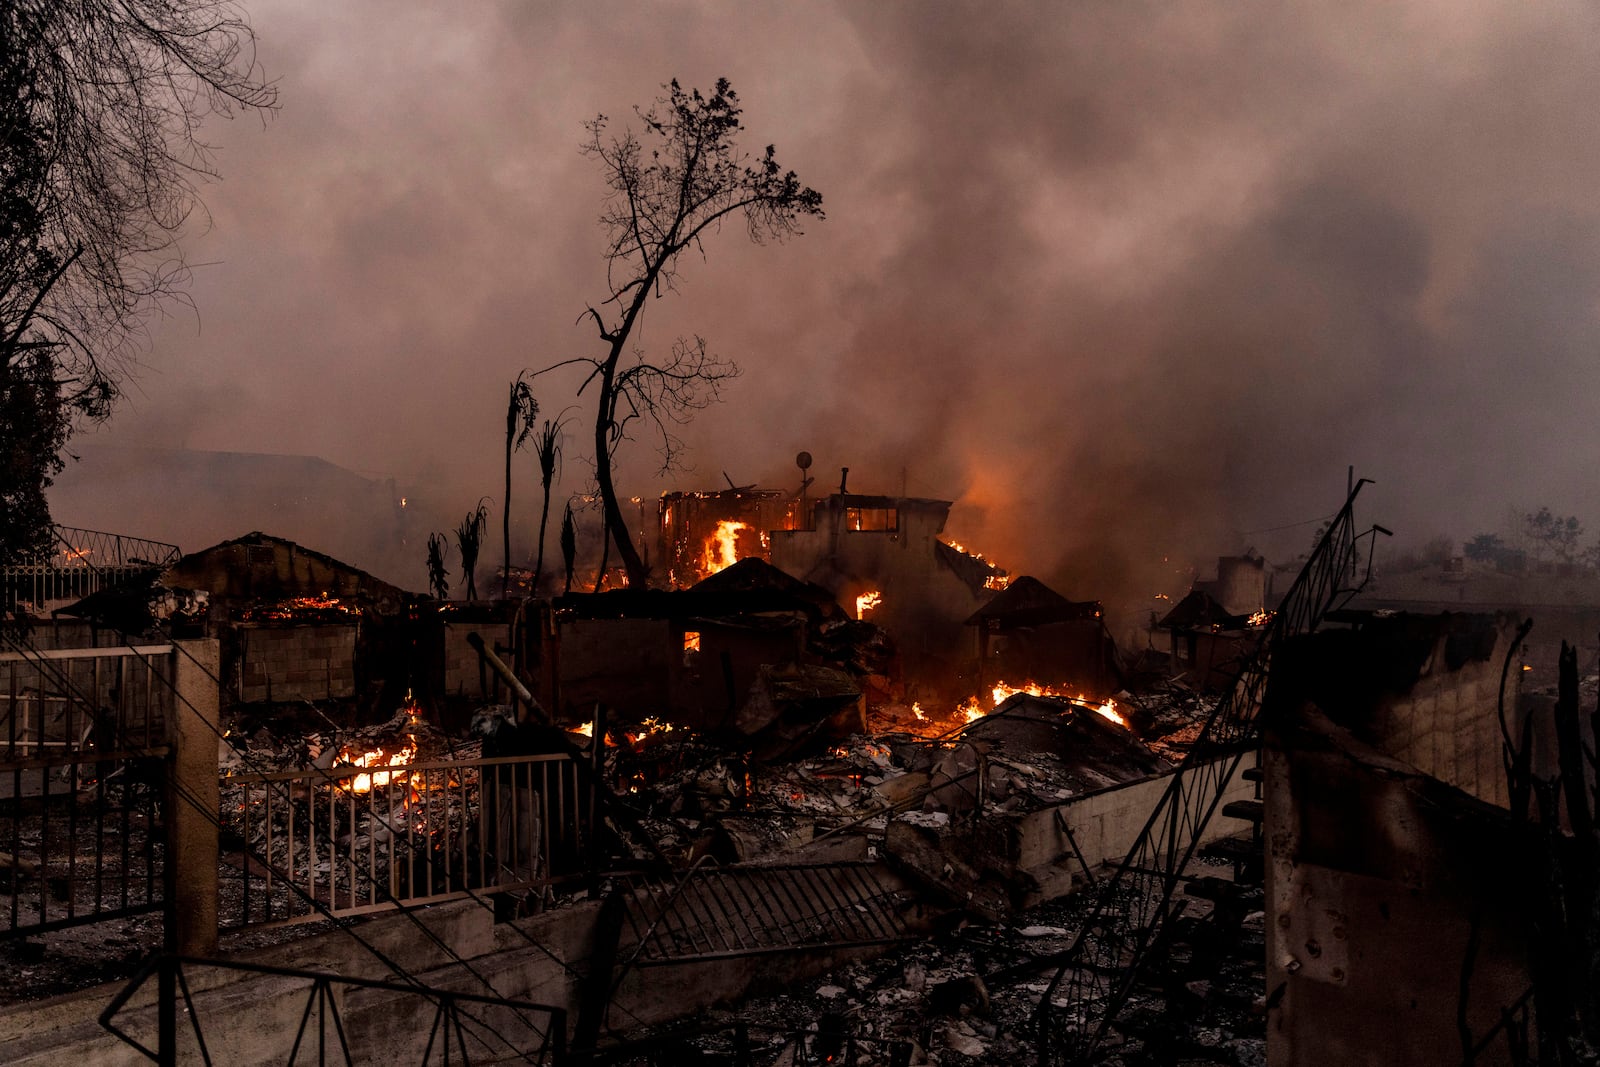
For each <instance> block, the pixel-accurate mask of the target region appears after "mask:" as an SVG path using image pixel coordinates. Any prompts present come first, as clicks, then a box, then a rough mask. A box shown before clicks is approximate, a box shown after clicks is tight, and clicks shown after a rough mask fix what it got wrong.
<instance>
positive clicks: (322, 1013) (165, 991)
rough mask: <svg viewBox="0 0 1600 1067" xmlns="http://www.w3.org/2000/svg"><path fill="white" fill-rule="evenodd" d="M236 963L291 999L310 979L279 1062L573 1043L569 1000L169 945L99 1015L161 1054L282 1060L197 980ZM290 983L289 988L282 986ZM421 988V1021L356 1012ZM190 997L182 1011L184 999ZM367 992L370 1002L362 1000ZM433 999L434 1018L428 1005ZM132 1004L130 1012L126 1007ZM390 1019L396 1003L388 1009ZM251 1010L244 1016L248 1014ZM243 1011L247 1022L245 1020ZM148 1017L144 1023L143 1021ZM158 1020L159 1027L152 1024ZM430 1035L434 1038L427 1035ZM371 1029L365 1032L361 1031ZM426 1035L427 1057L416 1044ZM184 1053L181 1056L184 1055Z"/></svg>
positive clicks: (481, 1053) (500, 1055)
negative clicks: (397, 1023)
mask: <svg viewBox="0 0 1600 1067" xmlns="http://www.w3.org/2000/svg"><path fill="white" fill-rule="evenodd" d="M206 970H211V971H219V970H220V971H232V972H243V973H246V974H249V975H254V976H260V977H262V978H267V979H275V980H277V983H278V984H277V985H276V986H275V987H273V995H274V996H276V997H278V998H282V999H284V1000H287V1001H290V1002H293V1000H294V998H296V997H298V996H299V995H300V992H301V988H299V984H300V983H302V982H303V983H304V986H303V990H304V994H305V1000H304V1004H303V1007H302V1008H301V1010H300V1011H299V1013H298V1018H299V1026H298V1027H297V1028H296V1029H295V1031H294V1033H293V1041H292V1043H291V1042H288V1041H283V1042H282V1043H281V1046H287V1047H286V1048H283V1047H281V1046H280V1048H278V1049H276V1050H273V1051H275V1052H277V1053H280V1054H281V1059H278V1060H277V1061H278V1062H283V1063H285V1064H297V1063H302V1062H305V1061H306V1060H307V1059H310V1060H314V1061H315V1062H316V1063H318V1064H326V1063H330V1062H332V1063H343V1064H354V1063H374V1062H378V1061H379V1060H380V1059H381V1060H383V1061H384V1062H391V1063H396V1064H398V1063H406V1062H414V1063H420V1064H422V1065H424V1067H426V1065H427V1064H432V1063H443V1064H451V1063H455V1064H463V1065H466V1064H471V1063H473V1062H474V1061H476V1062H478V1063H504V1062H507V1061H508V1060H510V1061H514V1062H518V1063H535V1064H546V1063H550V1064H557V1063H560V1062H562V1059H563V1053H564V1051H565V1049H566V1033H567V1013H566V1011H565V1010H564V1009H562V1008H558V1007H552V1006H550V1005H546V1004H535V1003H532V1002H530V1001H524V1000H513V999H509V998H506V997H493V996H479V995H475V994H472V993H459V992H454V991H452V990H448V989H439V988H436V987H432V986H424V985H420V984H411V985H407V984H404V983H401V982H393V981H381V980H376V979H369V978H350V977H344V976H341V975H335V974H328V973H326V972H322V971H305V970H297V969H294V968H290V967H273V966H268V965H265V964H259V963H245V962H242V961H236V960H212V959H194V958H190V957H185V956H172V955H161V956H156V957H154V958H152V959H151V960H150V961H149V962H148V963H147V964H146V965H145V967H144V969H143V970H141V971H140V973H139V974H137V975H136V976H134V978H133V980H132V981H130V982H129V983H128V985H127V986H126V987H124V988H123V990H122V991H121V992H120V993H118V994H117V996H116V997H115V998H114V999H113V1000H112V1002H111V1003H110V1004H109V1005H107V1007H106V1009H105V1010H104V1011H103V1012H101V1013H100V1020H99V1021H100V1025H101V1026H103V1027H105V1029H106V1030H108V1031H109V1032H110V1033H112V1034H113V1035H114V1036H116V1038H117V1039H118V1040H120V1041H122V1042H123V1043H124V1044H126V1045H128V1046H129V1047H130V1048H132V1049H134V1050H135V1051H137V1052H139V1053H140V1054H141V1055H143V1056H144V1057H146V1058H147V1059H149V1060H151V1061H152V1062H155V1063H176V1062H179V1061H180V1058H181V1060H182V1062H185V1063H189V1062H195V1061H197V1060H198V1062H200V1063H204V1064H212V1063H236V1062H243V1061H245V1060H246V1059H248V1061H249V1062H251V1063H267V1062H274V1059H269V1058H268V1055H269V1053H268V1052H266V1051H264V1050H263V1049H262V1047H261V1041H262V1037H261V1034H260V1033H259V1032H258V1031H257V1030H255V1029H254V1028H253V1026H252V1025H251V1023H252V1022H253V1021H254V1020H250V1019H249V1018H248V1015H249V1013H241V1012H240V1011H239V1010H238V1007H237V1005H236V1004H234V1003H229V1002H228V1001H227V1000H226V998H218V999H210V998H207V997H206V995H205V993H204V992H202V991H201V990H199V989H197V988H196V986H195V985H194V984H192V983H191V981H190V979H191V977H195V976H197V972H201V971H206ZM152 977H154V978H156V980H157V982H158V983H159V985H160V987H161V989H160V993H159V994H158V998H157V1002H158V1004H159V1005H160V1007H159V1008H158V1011H157V1013H156V1018H155V1019H154V1020H150V1019H149V1018H147V1017H146V1018H144V1019H138V1018H137V1016H136V1015H135V1014H134V1013H132V1012H128V1005H129V1002H130V1001H131V1000H132V999H133V996H134V994H135V993H137V992H138V991H139V989H140V987H142V986H143V985H144V984H145V983H146V982H148V981H149V980H150V979H151V978H152ZM284 985H289V986H290V987H291V988H290V989H288V990H284V989H283V988H282V987H283V986H284ZM417 998H420V999H421V1000H422V1001H424V1002H425V1003H424V1005H422V1006H421V1009H422V1010H421V1011H418V1012H416V1013H414V1014H413V1013H409V1012H408V1013H406V1018H408V1019H410V1020H411V1021H412V1022H413V1023H414V1024H415V1025H413V1026H411V1027H409V1028H400V1029H397V1028H395V1027H393V1026H392V1025H384V1026H381V1027H374V1026H372V1025H370V1023H369V1024H368V1025H366V1026H365V1027H363V1026H361V1025H359V1023H358V1022H357V1020H355V1019H353V1018H352V1016H354V1015H357V1014H359V1011H360V1009H361V1008H362V1007H365V1008H366V1009H367V1012H368V1014H369V1016H370V1014H371V1012H372V1011H373V1009H374V1007H375V1006H377V1007H378V1008H379V1010H381V1006H382V1005H387V1004H389V1003H391V1002H396V1001H398V1002H399V1003H401V1004H404V1003H406V1002H407V1001H412V1000H415V999H417ZM180 999H181V1001H182V1007H183V1011H182V1020H181V1022H180V1020H179V1012H178V1006H179V1001H180ZM363 1002H364V1003H363ZM430 1004H431V1006H432V1012H431V1019H430V1017H429V1013H428V1007H427V1005H430ZM125 1012H127V1014H128V1016H131V1017H123V1018H119V1016H124V1013H125ZM384 1014H385V1017H386V1018H388V1019H392V1018H393V1017H394V1012H393V1011H392V1010H390V1011H388V1012H385V1013H384ZM242 1017H243V1019H242ZM241 1021H242V1023H243V1024H242V1025H241ZM140 1022H142V1023H143V1024H144V1025H143V1026H142V1027H141V1026H140V1025H139V1023H140ZM151 1029H153V1030H154V1031H155V1033H153V1034H152V1033H149V1032H148V1031H149V1030H151ZM424 1036H425V1038H426V1041H425V1043H423V1039H424ZM363 1039H364V1040H363ZM418 1044H421V1045H422V1047H421V1049H420V1058H417V1059H412V1058H411V1057H412V1056H416V1055H417V1054H418V1051H419V1050H418V1049H416V1048H415V1046H416V1045H418ZM180 1053H181V1054H182V1056H181V1057H180Z"/></svg>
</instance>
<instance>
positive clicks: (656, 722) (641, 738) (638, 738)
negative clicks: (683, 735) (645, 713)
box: [623, 715, 675, 748]
mask: <svg viewBox="0 0 1600 1067" xmlns="http://www.w3.org/2000/svg"><path fill="white" fill-rule="evenodd" d="M639 725H640V726H641V727H643V729H642V730H640V731H638V732H637V733H628V734H624V735H623V736H624V737H626V738H627V739H628V744H630V745H632V746H633V747H634V748H638V747H639V746H640V745H642V744H643V743H644V742H646V741H648V740H650V739H651V738H652V737H655V736H657V735H658V734H670V733H671V732H672V731H673V730H674V729H675V727H674V726H673V725H672V724H671V723H670V722H662V721H661V720H660V719H658V718H656V717H655V716H654V715H652V716H650V718H648V719H646V720H645V721H644V722H642V723H640V724H639Z"/></svg>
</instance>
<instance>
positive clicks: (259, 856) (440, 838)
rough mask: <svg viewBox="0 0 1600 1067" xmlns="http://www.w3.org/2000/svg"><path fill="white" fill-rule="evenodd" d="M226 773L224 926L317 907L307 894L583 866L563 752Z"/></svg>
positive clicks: (562, 874)
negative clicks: (400, 764)
mask: <svg viewBox="0 0 1600 1067" xmlns="http://www.w3.org/2000/svg"><path fill="white" fill-rule="evenodd" d="M221 786H222V788H221V798H222V799H221V806H222V827H223V834H224V839H223V844H224V863H225V865H226V866H227V867H228V868H231V870H232V874H231V876H227V877H224V878H223V880H222V882H221V891H222V897H223V903H222V906H221V908H220V909H219V917H220V922H221V925H223V926H224V927H240V926H247V925H261V924H267V923H271V924H280V923H285V922H297V921H305V920H315V919H319V918H323V917H325V916H324V913H323V912H322V911H321V910H320V909H316V908H314V907H313V905H312V903H311V902H312V901H316V902H318V903H319V904H321V905H324V906H325V907H326V908H327V910H328V912H329V913H331V914H334V915H355V914H360V913H363V912H369V911H375V910H379V909H382V908H387V907H392V906H393V905H394V904H395V902H397V901H399V902H405V903H409V904H428V903H434V902H437V901H442V900H452V899H456V898H459V897H465V896H468V895H469V893H473V892H476V891H480V890H481V891H486V892H494V893H505V892H514V891H520V890H528V889H534V888H537V887H540V886H544V885H549V884H552V883H555V882H559V881H562V880H565V879H569V878H573V877H575V876H578V875H581V874H582V873H584V859H585V846H586V844H587V842H588V840H589V837H590V826H589V819H588V812H589V810H590V801H589V797H588V796H587V794H586V793H585V792H584V791H583V789H581V788H580V785H579V780H578V776H577V766H576V764H575V763H574V762H573V761H572V759H571V758H570V757H568V756H567V755H565V754H556V755H533V756H506V757H499V758H493V759H470V760H442V761H435V762H426V763H411V764H405V765H402V766H390V767H376V768H354V767H343V768H338V769H334V770H326V771H323V770H315V769H313V770H293V771H281V772H272V773H246V774H233V775H229V776H226V777H224V778H222V780H221ZM230 845H231V846H232V847H233V850H234V851H232V852H231V853H230V850H229V846H230Z"/></svg>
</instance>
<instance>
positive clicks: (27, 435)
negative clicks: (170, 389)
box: [0, 0, 276, 556]
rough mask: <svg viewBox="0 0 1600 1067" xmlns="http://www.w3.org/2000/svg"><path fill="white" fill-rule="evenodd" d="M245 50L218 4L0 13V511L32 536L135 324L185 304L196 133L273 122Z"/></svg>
mask: <svg viewBox="0 0 1600 1067" xmlns="http://www.w3.org/2000/svg"><path fill="white" fill-rule="evenodd" d="M254 43H255V38H254V35H253V34H252V32H251V30H250V27H249V24H248V23H247V22H246V21H245V19H244V17H243V15H242V13H241V12H240V11H239V9H238V8H237V7H236V6H235V5H234V4H232V3H229V2H225V0H0V453H3V454H4V455H5V457H6V459H7V460H8V462H6V463H4V465H3V466H0V479H4V481H3V482H0V499H3V500H4V501H5V502H6V503H7V504H10V503H12V502H13V501H16V500H23V499H27V500H28V501H29V502H30V504H29V506H30V507H31V508H33V509H34V510H35V513H36V516H42V519H41V520H40V521H42V522H44V523H48V511H47V510H46V509H45V508H44V497H43V491H44V488H45V487H46V486H48V484H49V479H50V477H51V475H52V474H54V473H55V472H57V471H59V469H60V460H59V454H60V449H61V448H62V447H63V446H64V444H65V442H66V440H67V438H68V436H69V435H70V433H71V429H72V425H73V421H74V420H75V419H81V418H87V419H100V418H104V417H106V416H107V415H108V414H109V413H110V410H111V406H112V403H113V401H114V400H115V399H116V396H117V394H118V392H119V389H120V382H121V381H122V380H123V379H124V377H125V376H126V374H127V373H128V370H129V366H130V362H131V360H132V358H133V353H134V350H135V349H136V347H137V346H136V342H137V340H138V338H139V333H140V328H141V325H142V321H143V318H142V317H143V315H144V314H146V313H147V312H149V311H150V310H151V309H152V308H153V306H155V305H157V304H159V303H160V302H161V301H162V300H164V299H168V298H174V297H175V298H179V299H181V298H182V297H183V286H184V283H185V281H186V280H187V270H186V267H185V264H184V261H183V258H182V256H181V254H180V253H179V250H178V248H177V239H178V236H179V233H180V231H181V230H182V229H183V228H184V225H185V223H186V222H188V221H189V219H190V217H191V215H193V214H194V212H195V209H196V207H197V206H198V199H197V192H196V190H197V186H198V184H199V183H200V182H201V181H203V180H204V179H205V178H207V177H209V176H211V175H212V174H213V170H212V166H211V156H210V148H209V146H208V145H207V144H206V143H205V142H204V141H203V140H202V139H201V128H202V125H203V123H204V121H205V119H206V118H208V117H209V116H212V115H230V114H233V113H235V112H236V111H238V110H240V109H243V110H248V111H255V112H265V111H268V110H270V109H271V108H273V107H274V106H275V105H276V95H275V90H274V89H273V87H272V86H271V85H270V84H269V83H268V82H267V81H266V80H265V79H264V77H263V76H262V74H261V72H260V68H259V67H258V66H257V64H256V60H255V53H254ZM41 426H44V427H45V428H43V429H41ZM23 447H26V448H27V449H33V448H38V447H44V448H46V449H47V452H45V453H44V454H42V455H38V456H36V457H34V460H35V461H33V462H29V463H22V464H19V463H17V462H14V457H15V455H16V453H17V450H18V449H19V448H23ZM11 525H12V524H10V523H7V524H6V526H7V529H6V530H4V531H0V537H8V538H9V540H6V541H3V542H0V556H4V555H12V554H15V553H16V552H17V551H20V550H22V549H21V548H19V545H20V544H21V542H19V541H17V540H16V537H17V536H18V535H16V534H14V533H12V532H11V531H10V527H11ZM43 529H44V527H43V526H39V527H37V528H36V529H34V531H33V533H31V534H29V535H27V537H24V538H23V540H24V541H26V540H28V539H29V538H31V539H32V540H33V541H37V539H38V537H39V536H41V534H42V531H43Z"/></svg>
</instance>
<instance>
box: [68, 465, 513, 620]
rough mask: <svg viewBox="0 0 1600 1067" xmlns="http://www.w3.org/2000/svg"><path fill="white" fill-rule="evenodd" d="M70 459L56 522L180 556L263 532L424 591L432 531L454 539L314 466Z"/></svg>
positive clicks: (381, 491)
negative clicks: (172, 549)
mask: <svg viewBox="0 0 1600 1067" xmlns="http://www.w3.org/2000/svg"><path fill="white" fill-rule="evenodd" d="M73 452H74V453H75V454H76V455H78V456H79V457H80V458H79V460H78V461H77V462H69V463H68V465H67V468H66V470H64V471H62V472H61V475H60V477H58V478H57V479H56V484H55V487H54V488H53V489H52V490H51V491H50V508H51V512H52V513H53V515H54V516H55V520H56V521H57V522H59V523H62V524H63V525H67V526H79V527H83V528H86V529H90V530H106V531H109V532H112V533H122V534H130V535H132V536H135V537H145V538H149V539H151V540H155V541H166V542H170V543H172V544H175V545H177V546H178V547H179V548H181V549H182V550H183V551H185V552H193V551H196V550H198V549H202V548H208V547H210V546H211V545H214V544H217V543H218V542H221V541H226V540H228V539H229V538H233V537H239V536H241V535H243V534H246V533H248V532H250V531H251V530H261V531H263V532H265V533H269V534H274V535H276V536H279V537H285V538H288V539H289V540H291V541H295V542H298V543H299V544H302V545H305V546H306V547H307V548H312V549H315V550H317V551H319V552H324V553H327V554H328V555H330V556H334V557H336V558H338V559H340V560H343V561H344V562H346V563H350V564H352V565H354V566H356V567H360V568H362V569H363V570H366V571H369V572H370V573H372V574H374V575H376V576H377V577H379V578H382V579H383V580H384V581H387V582H390V583H393V584H395V585H398V586H400V587H401V588H404V589H410V590H417V591H421V590H425V589H426V588H427V571H426V567H425V564H424V560H425V558H426V553H427V540H428V533H429V531H430V530H438V531H441V532H445V531H449V530H452V529H454V521H450V522H447V521H446V520H445V519H443V518H442V517H440V516H439V515H437V514H431V513H430V509H429V508H428V507H427V505H426V504H424V503H423V502H421V501H418V500H416V499H410V498H407V496H406V491H405V490H404V489H403V488H401V487H398V486H396V484H395V483H394V481H393V480H392V479H389V480H385V481H377V480H373V479H371V478H367V477H363V476H362V475H359V474H356V473H355V472H353V471H348V470H345V469H344V468H343V467H338V466H335V465H334V464H332V463H329V462H327V461H326V460H323V459H317V458H316V457H313V456H283V455H261V454H256V453H249V452H195V451H189V450H185V449H162V448H112V447H104V446H95V445H78V444H77V443H74V445H73ZM402 500H404V505H402ZM456 570H458V568H457V567H451V571H452V572H455V571H456ZM452 577H454V574H452ZM481 582H482V576H481V574H480V584H481Z"/></svg>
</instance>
